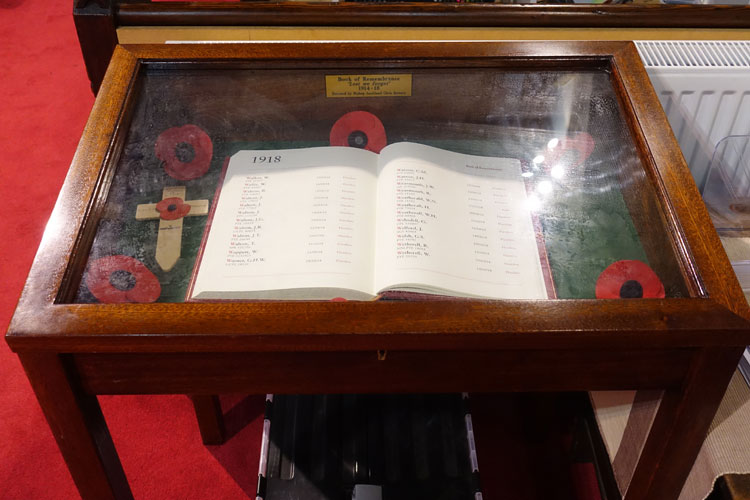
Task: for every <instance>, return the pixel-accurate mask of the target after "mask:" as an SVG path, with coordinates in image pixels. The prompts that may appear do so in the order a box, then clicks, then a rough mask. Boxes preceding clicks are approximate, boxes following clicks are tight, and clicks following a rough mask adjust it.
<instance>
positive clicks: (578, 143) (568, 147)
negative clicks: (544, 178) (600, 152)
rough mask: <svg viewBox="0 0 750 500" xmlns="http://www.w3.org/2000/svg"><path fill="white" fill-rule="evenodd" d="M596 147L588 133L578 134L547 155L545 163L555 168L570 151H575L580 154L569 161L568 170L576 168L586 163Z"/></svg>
mask: <svg viewBox="0 0 750 500" xmlns="http://www.w3.org/2000/svg"><path fill="white" fill-rule="evenodd" d="M595 145H596V143H595V141H594V138H593V137H591V135H590V134H588V133H586V132H578V133H577V134H575V135H573V136H572V137H566V138H565V139H563V140H561V141H560V142H559V143H558V144H557V145H556V146H555V147H554V148H552V149H551V151H549V152H548V153H547V154H546V160H545V163H546V164H547V165H549V166H550V167H554V166H555V165H556V164H557V163H558V162H559V161H560V160H561V159H562V158H563V157H565V156H566V155H565V153H566V152H568V151H574V152H576V153H578V155H577V156H576V158H570V159H569V160H568V163H567V165H565V166H567V167H568V168H574V167H577V166H578V165H580V164H582V163H583V162H585V161H586V160H587V159H588V157H589V156H591V153H592V152H593V151H594V146H595Z"/></svg>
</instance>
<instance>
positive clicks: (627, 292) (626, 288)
mask: <svg viewBox="0 0 750 500" xmlns="http://www.w3.org/2000/svg"><path fill="white" fill-rule="evenodd" d="M596 298H597V299H633V298H657V299H663V298H664V285H663V284H662V282H661V281H660V280H659V277H658V276H657V275H656V273H655V272H654V271H652V270H651V268H650V267H648V266H647V265H646V264H644V263H643V262H641V261H639V260H618V261H617V262H615V263H614V264H611V265H610V266H609V267H607V269H605V270H604V271H602V274H600V275H599V279H598V280H596Z"/></svg>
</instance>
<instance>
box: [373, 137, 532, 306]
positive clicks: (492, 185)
mask: <svg viewBox="0 0 750 500" xmlns="http://www.w3.org/2000/svg"><path fill="white" fill-rule="evenodd" d="M378 183H379V184H378V200H377V207H378V226H377V229H376V235H377V236H376V256H375V258H376V264H375V276H376V281H375V286H376V288H377V289H378V290H383V289H386V288H389V287H391V288H398V289H400V290H409V291H421V292H427V293H445V294H453V295H466V296H479V297H491V298H507V299H544V298H547V292H546V287H545V285H544V276H543V273H542V268H541V264H540V258H539V250H538V247H537V242H536V235H535V232H534V225H533V222H532V219H531V212H530V210H529V206H528V202H527V199H526V187H525V184H524V180H523V177H522V176H521V165H520V162H519V161H518V160H515V159H509V158H490V157H480V156H471V155H464V154H458V153H452V152H449V151H444V150H440V149H437V148H433V147H430V146H423V145H419V144H411V143H397V144H393V145H391V146H388V147H387V148H385V149H383V151H381V154H380V166H379V178H378Z"/></svg>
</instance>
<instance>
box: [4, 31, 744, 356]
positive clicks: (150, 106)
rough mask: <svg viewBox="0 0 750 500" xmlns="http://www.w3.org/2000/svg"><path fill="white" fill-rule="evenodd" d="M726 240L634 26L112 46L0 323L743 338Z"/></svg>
mask: <svg viewBox="0 0 750 500" xmlns="http://www.w3.org/2000/svg"><path fill="white" fill-rule="evenodd" d="M720 245H721V243H720V241H719V239H718V237H717V235H716V232H715V230H714V229H713V227H712V225H711V221H710V218H709V216H708V213H707V212H706V209H705V206H704V205H703V204H702V202H701V198H700V194H699V193H698V192H697V189H696V188H695V185H694V183H693V181H692V178H691V177H690V173H689V171H688V170H687V168H686V166H685V163H684V160H683V159H682V156H681V154H680V151H679V147H678V146H677V144H676V141H675V140H674V137H673V135H672V134H671V131H670V129H669V125H668V123H667V120H666V117H665V116H664V113H663V111H662V109H661V108H660V107H659V104H658V100H657V98H656V96H655V94H654V92H653V89H652V88H651V87H650V84H649V82H648V77H647V75H646V73H645V70H644V69H643V67H642V64H641V62H640V59H639V57H638V54H637V52H636V50H635V48H634V46H633V45H632V44H630V43H624V42H596V43H591V42H558V43H555V44H554V45H551V44H548V43H544V42H535V43H530V42H519V43H470V42H466V43H430V42H418V43H390V42H386V43H346V44H333V43H321V44H317V43H302V44H294V43H269V44H263V43H259V44H237V45H232V44H218V45H207V44H197V45H179V46H150V45H145V46H126V47H120V48H118V49H117V50H116V53H115V57H114V59H113V62H112V65H111V67H110V70H109V71H108V76H107V78H106V79H105V80H104V83H103V86H102V89H101V91H100V94H99V96H98V97H97V102H96V104H95V106H94V109H93V111H92V115H91V118H90V120H89V123H88V125H87V128H86V130H85V131H84V134H83V138H82V140H81V143H80V145H79V149H78V152H77V153H76V157H75V158H74V160H73V164H72V166H71V170H70V172H69V174H68V177H67V180H66V183H65V185H64V186H63V189H62V191H61V194H60V198H59V201H58V204H57V205H56V208H55V211H54V213H53V214H52V217H51V219H50V222H49V224H48V226H47V230H46V232H45V237H44V239H43V241H42V244H41V247H40V250H39V252H38V255H37V258H36V260H35V264H34V266H33V267H32V270H31V273H30V276H29V279H28V280H27V286H26V288H25V290H24V295H23V296H22V298H21V301H20V303H19V307H18V309H17V312H16V315H15V316H14V322H13V324H12V325H11V329H10V332H11V333H9V339H10V340H9V341H10V342H12V343H14V345H15V346H16V347H18V346H20V345H21V344H23V343H24V342H26V341H28V342H32V343H33V342H34V340H33V339H34V338H36V337H37V336H39V335H41V336H42V337H47V338H56V339H59V341H60V342H62V343H64V344H65V345H66V346H67V347H65V348H66V349H73V348H75V347H74V346H73V344H71V343H70V342H74V339H75V338H78V336H80V335H83V336H84V337H85V338H87V339H89V340H87V341H86V342H90V341H91V339H93V337H91V335H96V342H97V345H99V346H100V347H102V348H105V347H106V346H105V344H106V345H109V344H108V342H110V340H111V341H113V342H115V341H116V337H117V336H119V335H127V336H128V337H129V338H131V337H132V338H131V340H130V341H132V342H135V343H136V344H138V345H141V344H140V343H141V342H145V343H147V344H148V343H149V342H153V341H156V339H160V338H162V337H163V336H164V335H166V336H168V337H169V336H173V335H182V334H187V333H190V332H193V333H194V334H191V335H187V337H186V338H185V339H183V340H181V341H180V342H182V344H181V345H183V344H184V343H185V342H187V343H190V342H198V343H200V342H202V341H201V338H202V336H205V335H211V336H212V338H213V337H214V336H221V335H223V334H224V333H226V334H230V335H229V336H228V337H226V342H228V343H229V344H232V342H235V341H238V340H237V339H238V338H239V337H236V335H244V334H254V335H257V336H259V337H258V338H261V337H262V338H265V339H266V340H264V341H263V343H262V346H263V348H264V349H266V348H272V347H273V346H277V347H279V348H281V346H287V345H288V346H295V347H294V348H295V349H297V348H299V345H300V344H299V342H301V341H302V340H301V339H303V337H304V339H305V340H304V342H305V343H306V344H305V345H308V346H310V348H311V349H317V348H323V344H325V345H328V344H327V343H328V342H329V341H330V339H329V335H333V334H337V333H341V334H344V333H346V334H350V333H356V334H357V335H354V336H352V337H351V338H349V337H347V338H348V339H349V340H348V341H347V343H346V346H347V348H368V349H369V348H371V347H375V348H376V349H387V348H389V346H390V347H391V348H395V347H400V348H416V347H418V346H420V345H422V342H423V341H424V340H425V339H426V337H423V336H424V335H428V336H429V339H430V340H429V342H430V345H431V346H432V347H433V348H436V349H438V348H450V349H453V348H455V347H456V346H457V345H459V344H457V342H460V345H462V346H464V347H465V348H469V347H471V346H474V348H480V346H482V348H484V347H486V346H488V345H500V344H499V343H502V342H504V341H505V340H508V339H510V340H512V341H513V342H516V343H518V342H521V340H520V339H521V337H515V336H514V335H516V334H519V333H522V332H532V331H534V332H536V333H537V335H536V339H537V340H535V341H534V342H535V343H534V344H533V345H537V344H536V342H539V341H540V339H542V340H543V341H544V342H552V343H553V344H554V343H557V342H562V341H564V340H565V339H568V340H570V341H571V342H584V341H585V339H587V338H589V337H591V338H593V337H596V336H598V335H599V334H600V333H601V332H610V333H611V334H612V335H614V333H617V335H616V337H617V338H616V340H617V341H618V342H619V341H622V342H627V339H628V338H629V336H631V335H640V334H639V333H637V332H641V333H643V334H644V335H645V334H646V333H649V332H650V333H649V334H652V333H654V332H663V333H665V334H666V333H667V332H669V338H670V339H673V340H674V342H677V343H682V342H686V341H688V340H687V339H692V340H689V341H690V342H696V341H697V340H696V338H697V337H696V338H693V337H691V335H698V336H700V332H706V331H709V330H711V331H714V330H716V329H717V328H725V330H726V329H727V328H728V329H729V330H726V332H725V333H727V335H726V336H723V337H721V342H738V340H737V339H738V338H739V337H737V336H736V335H733V334H730V330H732V329H733V328H735V327H737V328H740V329H741V328H744V326H742V327H740V326H738V325H744V321H740V320H739V319H738V316H742V315H743V314H744V312H745V311H744V308H745V307H746V306H745V302H744V297H743V296H742V293H741V290H740V288H739V286H738V285H737V283H736V281H735V280H734V278H733V275H732V270H731V266H730V264H729V262H728V261H727V259H726V256H725V255H724V253H723V252H722V251H721V246H720ZM332 318H335V321H332ZM635 318H637V320H636V319H635ZM626 325H627V326H626ZM722 325H724V326H722ZM731 325H735V326H731ZM623 328H625V329H626V330H627V333H626V334H620V331H621V330H622V329H623ZM559 331H565V332H571V333H572V332H577V334H576V335H575V336H573V337H568V336H567V335H565V336H562V337H561V336H556V335H554V334H553V333H552V332H559ZM584 331H585V332H588V333H582V332H584ZM732 331H733V330H732ZM108 332H109V333H111V334H112V335H113V336H112V337H110V336H109V335H108ZM545 332H546V333H545ZM674 332H682V333H681V334H679V335H678V334H676V333H674ZM323 333H325V334H326V335H322V336H321V335H320V334H323ZM386 333H387V335H386ZM437 333H440V334H439V335H436V334H437ZM144 335H145V336H144ZM149 335H152V336H149ZM268 335H272V336H271V337H268V338H266V337H267V336H268ZM384 335H385V337H384ZM601 335H603V337H601V338H602V339H605V338H606V339H609V340H608V341H610V340H611V341H612V342H614V341H615V338H614V337H613V336H612V335H610V334H605V333H601ZM738 335H739V333H738ZM50 336H51V337H50ZM134 336H135V337H137V338H135V337H134ZM592 336H593V337H592ZM386 337H387V339H386ZM164 338H165V339H166V337H164ZM524 338H525V337H524ZM597 338H598V337H597ZM639 338H640V337H639ZM644 338H645V337H644ZM660 338H662V336H661V335H656V336H654V337H653V338H652V337H649V339H652V340H653V341H654V342H657V340H658V339H660ZM664 338H666V337H664ZM711 338H712V342H716V341H718V340H717V339H719V337H715V336H714V337H711ZM66 339H67V340H66ZM295 339H296V340H295ZM420 339H422V340H420ZM386 340H387V341H386ZM130 341H129V342H130ZM165 341H168V342H171V341H169V340H165ZM566 341H567V340H566ZM641 341H646V340H644V339H641ZM661 341H664V340H660V342H661ZM269 342H270V343H269ZM523 342H526V341H525V340H524V341H523ZM529 342H531V339H530V338H529ZM648 342H651V340H648ZM742 342H744V340H743V341H742ZM229 344H227V345H226V346H225V347H227V348H233V347H231V346H229ZM45 345H46V344H45ZM60 345H62V344H60ZM86 345H89V344H86ZM129 345H131V344H129ZM132 345H135V344H132ZM144 345H145V344H144ZM149 345H150V344H149ZM184 345H187V344H184ZM191 345H192V344H191ZM196 345H197V344H196ZM212 345H213V344H212ZM232 345H234V344H232ZM259 345H260V344H259ZM503 345H504V344H503ZM514 345H515V344H514ZM519 345H520V344H519ZM524 345H526V344H524ZM528 345H529V346H531V345H532V344H528ZM550 345H551V344H550ZM609 345H613V344H609ZM623 345H625V344H623ZM680 345H682V344H680ZM732 345H734V344H732ZM738 345H739V344H738ZM315 346H317V347H315ZM394 346H395V347H394ZM440 346H443V347H440Z"/></svg>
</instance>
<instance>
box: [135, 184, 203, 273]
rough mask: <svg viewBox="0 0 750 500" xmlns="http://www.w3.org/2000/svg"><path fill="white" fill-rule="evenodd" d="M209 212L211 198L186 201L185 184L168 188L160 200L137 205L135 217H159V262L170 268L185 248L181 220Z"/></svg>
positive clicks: (137, 218) (157, 250) (157, 241)
mask: <svg viewBox="0 0 750 500" xmlns="http://www.w3.org/2000/svg"><path fill="white" fill-rule="evenodd" d="M207 214H208V200H190V201H185V186H171V187H165V188H164V191H163V193H162V200H161V201H160V202H159V203H144V204H142V205H138V207H137V208H136V212H135V218H136V220H154V219H159V233H158V236H157V238H156V263H157V264H159V267H161V268H162V269H163V270H165V271H169V270H170V269H172V268H173V267H174V265H175V264H176V263H177V260H178V259H179V258H180V253H181V251H182V219H183V217H190V216H196V215H207Z"/></svg>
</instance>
